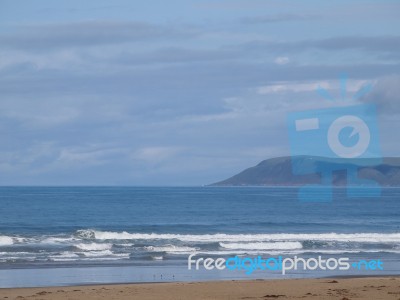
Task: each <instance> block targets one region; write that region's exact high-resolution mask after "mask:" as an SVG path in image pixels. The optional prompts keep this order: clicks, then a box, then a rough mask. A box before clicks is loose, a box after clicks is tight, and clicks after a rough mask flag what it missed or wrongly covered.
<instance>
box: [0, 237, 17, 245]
mask: <svg viewBox="0 0 400 300" xmlns="http://www.w3.org/2000/svg"><path fill="white" fill-rule="evenodd" d="M12 244H14V241H13V239H12V237H9V236H6V235H2V236H0V246H9V245H12Z"/></svg>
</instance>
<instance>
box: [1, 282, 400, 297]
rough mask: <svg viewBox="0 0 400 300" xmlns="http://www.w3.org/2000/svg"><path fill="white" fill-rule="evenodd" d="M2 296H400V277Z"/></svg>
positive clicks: (4, 293)
mask: <svg viewBox="0 0 400 300" xmlns="http://www.w3.org/2000/svg"><path fill="white" fill-rule="evenodd" d="M0 299H53V300H58V299H86V300H91V299H142V300H146V299H152V300H154V299H163V300H169V299H171V300H172V299H174V300H175V299H191V300H193V299H341V300H351V299H374V300H378V299H395V300H398V299H400V277H366V278H345V279H342V278H339V279H338V278H336V279H289V280H253V281H214V282H193V283H151V284H120V285H93V286H72V287H48V288H17V289H1V290H0Z"/></svg>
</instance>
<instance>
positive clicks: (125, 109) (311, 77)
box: [0, 0, 400, 185]
mask: <svg viewBox="0 0 400 300" xmlns="http://www.w3.org/2000/svg"><path fill="white" fill-rule="evenodd" d="M399 14H400V2H399V1H356V0H353V1H331V2H329V3H328V2H327V1H282V0H281V1H268V0H263V1H261V0H257V1H256V0H246V1H244V0H243V1H235V0H232V1H189V0H185V1H183V0H182V1H112V3H111V2H110V1H63V2H61V1H58V2H55V1H19V0H14V1H2V0H0V97H1V98H0V133H1V135H2V136H3V143H1V144H0V184H1V185H201V184H208V183H212V182H215V181H218V180H221V179H225V178H226V177H229V176H231V175H233V174H235V173H237V172H239V171H241V170H242V169H244V168H247V167H249V166H252V165H254V164H256V163H258V162H260V161H261V160H263V159H267V158H270V157H275V156H283V155H289V153H290V151H289V150H290V149H289V142H288V134H287V128H286V118H287V115H288V114H289V113H291V112H295V111H303V110H308V109H320V108H326V107H329V106H330V105H331V104H330V103H328V102H327V101H326V100H324V99H323V98H321V97H319V96H318V94H317V93H316V92H315V89H316V87H317V86H319V85H320V86H323V87H325V88H327V89H328V90H329V91H330V92H331V93H332V94H333V95H339V94H340V91H339V81H338V78H339V76H340V74H342V73H347V74H348V76H349V83H348V91H349V95H351V94H352V93H356V92H357V91H358V90H359V89H360V88H361V87H362V86H363V85H364V84H366V83H372V84H373V85H374V89H373V91H372V92H371V93H370V94H368V95H366V96H365V97H363V98H361V99H360V100H357V101H355V100H347V102H346V101H344V102H346V103H345V105H347V104H349V103H350V104H358V103H366V102H368V103H375V104H377V106H378V111H379V115H378V118H379V125H380V135H381V146H382V152H383V155H385V156H398V152H399V144H398V141H396V139H394V138H393V133H394V132H396V130H397V129H399V128H400V126H399V125H400V124H399V121H398V120H399V114H400V105H399V101H398V94H399V92H400V88H399V86H400V85H399V81H400V55H399V53H400V52H399V49H400V32H399V28H400V18H399V17H400V15H399ZM341 105H344V104H343V103H341Z"/></svg>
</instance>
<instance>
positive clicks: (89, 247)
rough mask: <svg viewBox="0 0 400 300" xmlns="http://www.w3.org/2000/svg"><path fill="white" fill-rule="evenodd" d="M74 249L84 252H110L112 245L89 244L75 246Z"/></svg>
mask: <svg viewBox="0 0 400 300" xmlns="http://www.w3.org/2000/svg"><path fill="white" fill-rule="evenodd" d="M75 247H77V248H79V249H81V250H85V251H101V250H110V249H111V248H112V244H99V243H90V244H83V243H81V244H77V245H75Z"/></svg>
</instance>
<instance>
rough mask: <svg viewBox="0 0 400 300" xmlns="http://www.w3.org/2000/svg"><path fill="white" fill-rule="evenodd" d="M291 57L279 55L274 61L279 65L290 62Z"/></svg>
mask: <svg viewBox="0 0 400 300" xmlns="http://www.w3.org/2000/svg"><path fill="white" fill-rule="evenodd" d="M289 61H290V60H289V57H286V56H279V57H277V58H275V60H274V62H275V63H276V64H277V65H286V64H287V63H289Z"/></svg>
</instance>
